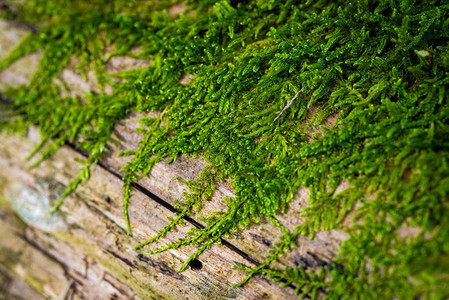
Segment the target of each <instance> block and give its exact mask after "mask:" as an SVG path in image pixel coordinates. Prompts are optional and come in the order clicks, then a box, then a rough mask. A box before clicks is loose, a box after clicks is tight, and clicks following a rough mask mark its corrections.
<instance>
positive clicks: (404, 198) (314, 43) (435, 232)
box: [0, 0, 449, 298]
mask: <svg viewBox="0 0 449 300" xmlns="http://www.w3.org/2000/svg"><path fill="white" fill-rule="evenodd" d="M63 2H64V4H65V5H61V3H62V2H60V1H46V2H45V4H46V5H45V6H42V3H41V1H40V0H33V1H28V2H26V3H22V2H18V3H15V4H14V1H11V6H7V7H8V10H7V11H6V13H4V15H5V16H6V17H9V18H18V19H22V20H24V21H26V22H28V23H29V24H30V23H34V24H36V25H37V27H35V29H36V31H37V33H36V34H33V35H30V36H29V37H28V38H27V39H26V40H24V42H23V43H22V44H21V46H20V47H19V48H17V50H16V51H14V52H12V54H11V55H10V56H9V57H8V58H6V59H5V60H4V61H3V62H2V63H1V64H0V69H7V68H8V67H9V66H10V65H11V63H13V62H14V61H16V60H17V59H19V58H21V57H24V56H27V55H28V54H31V53H35V52H37V51H39V50H40V49H42V58H41V60H40V63H41V65H40V68H39V69H38V71H37V73H35V75H34V77H33V79H32V80H31V82H30V84H28V85H27V86H26V87H21V88H18V89H13V90H10V91H8V93H7V95H8V97H10V99H11V102H10V105H9V109H10V110H11V112H12V115H11V118H9V119H7V120H6V122H4V127H5V128H6V129H9V130H12V131H16V132H17V131H21V130H26V129H27V128H29V127H30V126H38V128H39V130H40V132H41V137H42V143H41V144H40V145H39V146H38V147H37V148H36V151H34V152H33V153H34V154H36V153H39V154H40V158H39V159H38V160H37V161H35V165H38V164H39V163H40V162H42V161H43V160H45V159H48V158H51V157H52V155H53V154H55V153H56V151H57V150H58V149H59V148H60V147H61V146H62V145H64V144H67V143H68V144H70V145H72V146H73V147H79V148H80V149H82V152H83V153H86V158H85V159H84V160H83V161H81V163H82V165H83V166H82V168H81V169H80V170H79V173H78V175H77V176H74V177H73V180H72V181H71V182H70V184H68V185H67V186H66V188H65V190H64V191H63V192H62V193H61V194H60V195H59V198H58V200H57V201H56V203H54V205H53V208H52V212H56V211H57V210H58V209H59V208H60V207H61V205H62V204H63V201H64V199H65V198H66V197H67V196H68V195H70V194H71V193H73V192H75V191H76V189H77V187H79V186H80V185H85V184H87V181H88V178H89V174H90V172H91V171H92V166H93V165H95V164H96V163H99V164H100V166H102V165H103V166H105V165H104V164H103V163H102V160H104V159H105V158H104V155H105V153H106V152H105V149H108V147H109V146H110V145H109V144H108V143H109V142H110V141H111V136H112V135H114V130H116V129H115V128H117V124H118V123H119V122H120V121H122V120H123V119H125V118H127V117H129V116H131V118H132V115H133V113H134V114H135V113H144V115H143V116H142V115H140V117H142V118H141V119H140V121H139V122H140V123H141V127H142V128H140V129H138V131H139V132H140V133H141V136H140V137H139V139H140V141H139V143H138V145H135V146H134V147H133V148H131V149H129V148H127V147H126V143H125V147H124V148H125V149H120V147H119V149H120V150H127V151H123V152H121V155H123V156H128V157H130V158H131V159H130V160H129V161H128V162H126V164H125V165H124V168H123V169H121V172H123V173H122V174H118V177H122V179H123V215H124V222H125V225H126V226H125V227H126V231H127V234H128V235H130V234H131V233H132V228H133V226H131V224H134V222H133V220H132V218H133V217H132V215H131V211H132V210H133V208H131V207H132V205H131V204H132V200H133V197H134V195H135V193H136V192H137V191H138V190H139V189H140V190H142V185H141V183H140V182H143V181H142V179H143V178H145V177H146V176H148V175H149V174H150V172H152V170H153V169H155V164H156V163H158V162H162V161H164V160H166V161H168V162H174V161H176V160H178V159H180V158H181V157H183V156H182V155H189V154H193V155H195V156H198V155H202V156H203V158H204V159H205V160H206V161H207V162H208V166H207V167H205V168H203V170H202V172H200V173H199V174H197V177H196V178H195V180H191V181H186V180H185V178H181V179H180V182H182V183H184V184H185V185H186V186H187V187H188V188H189V192H188V193H187V194H186V195H185V198H183V199H176V201H175V202H173V204H170V205H168V204H167V202H164V203H165V206H164V207H165V208H167V209H168V210H169V211H174V210H176V212H177V217H176V218H174V219H173V220H172V221H171V222H170V223H169V224H167V226H165V227H164V228H162V229H160V230H159V231H158V232H157V234H154V235H152V236H151V237H150V236H149V237H148V238H149V240H147V241H146V242H144V243H140V244H138V245H137V246H135V247H134V248H135V250H139V251H144V253H145V254H147V255H155V254H158V253H163V252H166V251H170V250H174V249H182V248H189V246H193V247H196V248H195V249H196V251H195V252H194V253H191V255H190V256H189V257H188V258H187V259H186V260H185V261H184V263H183V264H182V265H181V266H180V268H179V270H180V271H184V270H186V269H187V268H188V266H189V265H190V264H191V263H192V262H195V261H196V259H198V258H199V257H200V256H202V255H206V253H207V251H206V250H209V249H213V248H214V247H216V245H217V244H220V243H223V244H225V245H228V248H230V249H232V247H231V246H230V245H229V244H228V242H226V241H225V239H227V238H229V237H230V236H231V235H233V234H236V233H239V234H240V233H241V232H245V230H247V229H248V226H254V224H255V223H259V222H262V223H263V222H265V221H269V223H270V224H271V225H268V227H267V228H269V227H270V226H271V228H273V227H276V228H278V230H280V231H281V232H282V235H281V236H280V238H279V242H277V243H275V244H274V249H272V251H269V256H268V257H264V258H263V259H262V261H261V262H262V264H260V265H258V266H256V267H255V268H248V267H245V266H242V265H236V266H235V268H237V269H243V270H245V271H246V272H247V273H248V276H247V277H246V278H245V279H244V280H242V281H241V282H240V283H239V284H240V285H242V284H244V283H246V282H248V279H250V278H251V277H252V276H253V275H255V274H264V275H268V276H269V277H270V278H271V279H273V280H274V281H281V282H283V284H282V285H285V286H287V288H289V287H291V286H293V287H296V292H298V293H300V295H301V296H306V295H307V296H310V297H312V298H314V297H316V296H317V295H323V294H325V295H326V296H327V297H329V298H341V297H343V296H345V297H348V298H373V297H385V298H390V297H398V296H402V297H405V298H408V297H411V298H413V297H424V298H425V297H430V298H444V297H446V296H447V288H446V285H445V282H446V281H447V278H448V275H447V269H448V268H446V266H447V259H446V258H445V257H447V252H448V251H447V249H448V247H447V245H448V244H447V241H448V238H447V233H448V232H449V230H447V224H449V222H448V207H447V199H448V194H449V190H448V188H449V185H448V184H447V183H448V181H447V178H448V174H449V167H448V164H447V159H448V151H447V149H448V143H447V132H448V115H449V114H448V105H447V100H446V98H447V96H446V94H447V93H446V86H447V83H448V81H447V67H448V64H447V56H448V55H447V54H448V48H447V41H448V39H449V32H448V30H447V25H448V21H447V20H448V17H449V8H448V4H447V3H446V2H445V1H413V0H398V1H391V0H388V1H387V0H385V1H383V0H381V1H362V0H360V1H353V2H351V3H347V2H345V1H341V2H339V1H328V2H327V1H320V2H312V1H285V2H282V1H227V0H221V1H186V3H187V4H188V5H186V6H184V7H182V9H184V13H181V14H176V13H175V12H174V11H175V10H176V9H174V8H175V7H176V6H177V5H175V2H174V1H157V2H148V3H145V5H142V3H140V2H126V3H125V2H123V1H107V3H106V2H105V1H94V2H91V1H76V2H71V1H63ZM181 11H182V10H181ZM177 12H180V11H177ZM170 13H171V14H170ZM36 25H33V26H36ZM123 56H128V57H134V58H139V59H143V60H144V61H145V60H146V61H147V62H148V65H146V66H144V67H143V68H135V69H132V70H128V71H125V72H121V73H119V74H110V73H108V66H107V65H108V62H111V61H112V60H113V59H114V57H116V58H119V57H123ZM72 62H75V63H76V64H77V65H78V70H79V71H80V73H81V74H82V75H84V76H85V77H88V78H90V77H93V80H94V81H96V83H97V84H98V86H97V87H95V88H93V92H89V89H91V88H89V87H88V86H86V85H84V87H83V89H84V95H81V97H72V96H70V86H68V85H65V80H64V79H63V80H58V78H57V77H59V76H60V75H61V73H62V74H63V75H64V74H66V75H67V73H66V72H65V71H66V68H67V66H69V65H70V64H72ZM91 75H93V76H91ZM59 79H60V78H59ZM187 79H190V80H187ZM85 88H87V89H85ZM145 114H148V115H145ZM335 119H336V121H335ZM326 120H327V121H326ZM326 122H328V125H329V124H331V126H320V125H323V124H325V123H326ZM318 129H319V130H318ZM310 133H312V134H310ZM111 150H112V153H114V150H113V149H111ZM108 151H109V150H108ZM116 152H117V151H116ZM105 167H106V168H108V167H107V166H105ZM120 167H123V165H122V166H120ZM109 171H111V172H112V169H110V170H109ZM122 175H123V176H122ZM144 180H145V179H144ZM218 181H224V182H227V183H230V185H231V186H232V188H233V190H232V192H233V195H234V197H232V196H231V197H223V198H222V199H221V200H220V201H219V203H221V204H220V205H219V206H217V207H218V212H211V211H210V210H202V212H203V213H204V212H205V213H206V214H205V215H204V216H205V217H204V218H199V217H200V216H199V214H201V213H202V212H200V213H196V211H201V208H202V207H203V206H205V204H207V203H208V201H210V200H211V199H212V198H213V197H214V191H216V190H217V182H218ZM224 186H226V184H225V185H224ZM298 191H300V193H302V195H303V196H306V195H307V198H308V199H307V203H303V204H304V205H302V206H300V207H299V208H298V214H297V215H294V217H293V218H292V217H289V218H287V220H288V221H286V222H280V221H279V220H280V217H279V216H280V215H282V214H284V213H285V212H286V211H287V209H288V208H291V207H294V203H295V202H294V200H295V195H297V193H298ZM153 198H154V197H153ZM167 201H170V200H167ZM156 202H157V201H156ZM159 203H162V202H161V201H159ZM173 208H174V209H173ZM220 209H221V210H220ZM290 211H291V210H290ZM195 216H198V219H199V220H200V221H202V222H204V223H203V225H201V224H200V223H198V221H195V220H194V219H192V217H195ZM295 216H296V218H295ZM130 217H131V218H130ZM183 220H186V221H188V224H196V227H195V228H193V229H192V230H190V231H189V232H187V233H186V234H185V235H184V236H183V238H181V239H180V240H177V241H172V243H169V244H168V245H165V246H161V245H159V244H158V243H160V242H162V240H161V239H162V238H164V239H167V240H169V235H168V236H166V234H167V233H169V232H170V231H171V230H172V229H176V228H177V227H180V226H182V225H183V224H181V223H182V221H183ZM351 220H352V221H351ZM289 221H291V223H290V225H291V226H286V225H288V224H289ZM283 223H285V224H283ZM264 226H265V225H264ZM188 227H189V226H186V227H183V228H188ZM242 230H243V231H242ZM268 231H269V232H273V231H272V230H271V229H270V230H268ZM246 232H248V231H246ZM326 232H328V233H330V234H331V235H337V236H338V238H337V239H336V242H335V244H334V245H331V246H337V245H338V244H339V242H340V241H341V240H342V239H344V238H345V241H344V242H343V243H342V245H341V248H340V250H338V254H337V255H336V256H335V253H331V255H328V257H327V258H326V259H325V260H319V257H318V256H317V255H316V254H313V255H312V254H311V255H312V256H314V257H318V258H317V259H315V260H316V261H318V262H320V263H319V264H320V266H319V268H315V269H309V270H305V268H304V267H301V266H296V265H294V266H292V267H290V266H289V263H291V260H290V261H289V259H288V257H287V260H286V261H285V260H284V262H283V255H285V253H294V251H298V247H297V241H298V239H306V238H314V237H315V238H316V237H319V235H320V234H323V233H325V234H326ZM340 232H345V233H346V234H345V235H343V234H340ZM248 233H249V232H248ZM241 234H242V235H243V236H244V235H245V234H246V233H241ZM250 236H251V235H249V234H247V237H250ZM261 236H262V239H260V238H259V240H262V241H263V235H261ZM252 237H254V235H253V236H252ZM167 240H166V241H167ZM140 242H141V241H140ZM245 243H246V242H245V239H243V243H242V245H245ZM313 243H315V245H319V244H320V240H319V239H315V241H314V242H312V244H313ZM267 244H268V243H267ZM335 248H338V247H335ZM293 249H296V250H293ZM300 249H301V248H300V247H299V251H301V250H300ZM234 250H235V251H234V252H238V251H237V249H234ZM292 250H293V252H291V251H292ZM321 254H323V253H321ZM267 255H268V253H267ZM334 256H335V257H334ZM247 258H248V259H249V257H247ZM250 260H251V259H250ZM252 261H254V260H252ZM330 261H332V262H331V263H329V262H330ZM276 264H278V265H276ZM279 264H281V265H282V264H284V266H285V265H287V267H286V268H285V269H284V268H279ZM249 282H251V281H249Z"/></svg>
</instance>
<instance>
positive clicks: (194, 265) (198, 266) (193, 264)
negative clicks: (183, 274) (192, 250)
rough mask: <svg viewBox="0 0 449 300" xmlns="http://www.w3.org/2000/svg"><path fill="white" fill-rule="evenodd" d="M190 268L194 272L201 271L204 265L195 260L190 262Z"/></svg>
mask: <svg viewBox="0 0 449 300" xmlns="http://www.w3.org/2000/svg"><path fill="white" fill-rule="evenodd" d="M189 267H191V268H192V269H194V270H201V269H202V268H203V263H202V262H200V261H199V260H198V259H196V258H195V259H193V260H191V261H190V262H189Z"/></svg>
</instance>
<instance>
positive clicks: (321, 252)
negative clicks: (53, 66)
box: [0, 23, 346, 297]
mask: <svg viewBox="0 0 449 300" xmlns="http://www.w3.org/2000/svg"><path fill="white" fill-rule="evenodd" d="M1 26H3V27H2V28H6V30H3V32H14V30H15V31H16V33H15V36H16V37H15V38H11V37H9V39H8V42H7V43H8V47H7V49H6V51H4V52H2V53H6V52H9V50H10V49H11V48H12V46H11V45H14V41H15V43H17V41H19V40H20V38H21V37H23V35H24V34H26V31H25V30H23V29H17V28H14V26H13V25H11V24H9V23H6V25H5V24H4V23H3V25H2V23H0V27H1ZM10 36H12V35H10ZM0 42H1V39H0ZM37 58H38V54H35V55H34V57H31V56H30V57H27V58H25V59H23V60H22V61H20V62H18V63H16V64H15V66H13V68H11V69H8V70H6V71H5V72H6V73H5V72H3V73H1V74H0V75H1V76H0V89H1V87H5V86H7V85H14V84H16V83H19V82H20V83H24V82H26V81H27V80H28V79H29V77H30V74H32V71H31V72H23V70H24V69H25V67H24V66H27V67H26V68H27V70H28V71H30V70H33V69H35V68H36V65H37ZM146 63H149V62H145V61H133V60H130V59H129V58H123V57H117V58H114V59H113V60H112V61H111V62H110V63H109V65H108V66H107V68H108V70H109V71H121V70H123V69H126V68H129V67H133V66H136V65H137V66H145V64H146ZM75 64H76V60H74V61H73V65H72V66H71V67H72V68H70V67H69V68H67V69H66V70H64V71H63V72H62V73H61V76H60V77H59V80H63V81H65V82H66V83H67V85H68V86H69V87H70V89H71V91H70V93H72V94H74V95H78V96H83V94H85V93H86V92H88V91H90V90H93V91H96V90H97V87H96V82H95V80H94V78H93V76H88V78H89V80H88V81H84V80H83V78H82V77H81V76H80V75H79V74H77V73H76V72H75V71H73V66H74V65H75ZM8 72H9V73H8ZM18 78H20V79H18ZM142 116H143V115H137V114H132V115H131V116H130V117H129V118H127V119H126V120H123V121H122V122H120V124H118V125H117V126H116V131H115V133H114V136H113V137H112V139H111V142H110V143H109V145H108V148H107V151H106V152H107V153H106V154H105V156H104V159H102V164H103V165H104V166H105V168H106V169H107V170H108V171H111V172H113V173H116V174H120V171H119V170H120V168H121V167H123V166H124V165H125V163H126V162H127V160H128V159H129V158H123V157H121V158H119V157H117V154H118V153H119V152H120V151H122V150H134V149H136V148H137V145H138V142H139V141H140V135H139V134H138V133H137V132H136V131H135V130H134V129H135V127H136V126H137V121H138V119H139V118H140V117H142ZM4 138H5V139H8V141H9V139H11V138H12V137H4ZM22 142H23V143H24V144H26V143H27V141H22ZM28 150H30V149H28ZM21 151H22V150H21ZM23 151H25V149H23ZM61 151H69V153H66V154H67V155H68V156H67V157H69V158H73V157H77V156H79V153H76V152H75V151H73V150H69V149H66V148H65V149H63V150H61ZM70 151H71V152H70ZM21 153H22V152H21ZM17 163H20V162H17ZM71 164H72V165H70V164H66V163H63V165H64V166H63V168H64V172H67V171H66V170H65V169H66V168H67V169H71V170H72V169H75V170H76V169H77V166H76V164H73V163H71ZM205 165H206V162H204V161H203V160H201V159H193V158H186V157H181V158H180V159H178V160H177V161H176V162H174V163H172V164H170V165H168V164H166V163H165V162H161V163H158V164H156V166H155V167H154V168H153V170H152V172H151V173H150V175H149V176H148V177H147V178H144V179H143V180H142V181H141V182H139V185H140V186H141V187H143V188H144V189H147V190H149V191H150V192H151V193H153V194H154V195H156V196H157V197H159V198H160V199H162V200H163V201H165V202H166V203H167V204H169V205H171V206H173V205H174V200H177V199H181V198H182V192H183V191H186V188H185V186H184V185H182V184H181V183H179V182H178V181H177V180H174V178H175V177H181V178H183V179H185V180H188V179H195V178H196V176H197V175H198V174H199V172H201V170H202V169H203V168H204V166H205ZM22 167H23V168H25V165H22ZM39 169H40V168H39ZM97 169H98V167H95V170H97ZM100 169H101V168H100ZM97 171H98V170H97ZM97 171H96V172H97ZM108 171H106V170H104V169H103V172H104V173H101V174H99V175H98V176H99V178H102V177H106V178H110V180H113V179H112V178H111V176H113V175H112V174H111V172H108ZM33 172H35V171H34V170H33ZM108 173H109V174H108ZM50 174H51V173H50ZM74 174H76V171H73V173H72V176H74ZM32 176H34V173H33V175H32ZM44 178H53V175H48V176H47V177H45V176H44ZM61 180H62V179H61ZM68 180H69V178H64V179H63V180H62V181H64V182H65V183H64V184H68ZM58 182H59V181H58ZM92 182H95V180H94V179H90V181H89V182H88V183H87V184H86V185H85V186H83V187H81V188H80V189H79V191H78V193H77V197H80V196H79V195H80V194H82V193H84V194H83V195H84V196H82V197H81V198H83V199H84V201H86V202H88V201H91V202H92V203H91V202H88V203H89V204H87V205H88V207H89V208H88V209H87V210H89V209H94V210H95V211H96V212H97V213H99V214H100V215H102V216H105V218H106V219H107V220H111V221H112V222H113V223H114V224H118V226H119V227H121V228H123V217H122V216H121V213H120V211H121V209H120V200H121V197H122V196H121V190H120V187H121V183H120V182H119V181H118V179H117V178H115V179H114V182H116V185H117V186H116V187H115V189H116V190H115V192H114V194H113V196H111V195H109V194H108V193H105V194H104V195H98V199H100V200H92V199H89V198H90V195H89V193H90V192H92V193H93V191H92V190H89V186H91V184H92ZM97 183H98V182H97ZM30 185H31V184H30ZM91 188H92V189H93V188H94V187H93V186H91ZM342 188H344V186H342ZM85 189H87V190H85ZM109 189H110V187H108V188H107V189H106V188H104V190H109ZM135 194H137V195H135V197H133V199H131V206H130V217H131V221H132V224H133V228H134V233H135V234H134V237H133V239H135V240H133V239H130V240H128V241H126V242H124V243H125V244H126V243H127V244H129V246H131V245H134V244H135V243H137V242H142V241H144V240H145V239H147V238H148V237H151V236H153V235H155V234H156V232H157V231H158V230H160V229H161V228H163V225H165V224H167V222H166V221H165V219H164V220H162V218H161V217H160V216H162V215H164V216H173V214H172V212H170V211H167V210H165V211H164V210H162V211H163V213H161V215H160V216H159V217H155V218H156V219H154V220H153V222H155V223H157V224H155V223H152V222H148V219H147V216H146V214H147V213H151V209H155V207H156V208H157V207H158V203H157V202H154V201H151V200H149V199H147V198H146V197H145V196H144V195H142V194H141V193H140V194H139V193H138V192H136V193H135ZM223 196H230V197H233V194H232V189H231V188H230V186H229V182H225V183H220V182H217V190H216V192H215V194H214V197H213V200H212V201H210V202H207V203H205V206H204V208H203V210H202V211H201V212H200V213H199V214H198V215H195V216H194V217H193V219H194V221H195V222H197V223H199V224H201V222H200V221H199V219H198V216H199V215H201V216H207V215H209V214H210V213H211V212H212V211H217V210H218V211H223V210H224V209H225V205H224V202H223V201H222V198H223ZM307 197H308V191H307V190H305V189H303V190H300V191H299V192H298V194H297V195H296V197H295V199H294V200H293V201H292V203H291V204H290V208H289V210H288V213H287V214H284V215H282V216H279V217H278V220H279V221H280V222H281V223H282V224H283V225H284V226H286V227H287V228H289V229H292V228H293V227H294V226H296V225H298V224H299V222H300V220H299V218H298V215H299V212H300V211H301V209H302V207H303V206H306V205H307ZM134 198H137V200H136V199H134ZM86 199H87V200H86ZM101 199H109V200H108V201H111V202H112V203H113V204H105V203H104V201H102V200H101ZM106 202H107V201H106ZM146 202H153V203H152V205H154V206H155V207H149V206H148V205H150V204H148V203H146ZM64 207H65V208H63V212H64V213H70V215H71V216H72V217H73V218H75V211H76V210H77V208H76V207H71V206H70V205H67V206H64ZM159 208H160V207H159ZM72 209H73V211H72ZM89 211H90V210H89ZM111 211H113V213H112V212H111ZM77 220H78V219H77ZM78 221H79V222H80V224H83V220H78ZM97 225H98V224H97ZM203 225H204V224H203ZM98 226H99V225H98ZM188 228H189V227H186V228H181V229H180V231H179V232H176V233H175V237H176V238H180V237H183V233H185V232H186V229H188ZM93 229H95V228H93ZM97 233H98V234H99V235H100V236H101V233H100V232H99V231H98V232H97ZM280 234H281V232H280V231H279V229H278V228H276V227H275V226H273V225H272V224H271V223H268V222H266V221H263V222H262V224H254V225H251V226H250V227H249V228H248V229H247V230H245V231H243V232H241V233H239V234H236V235H234V236H233V238H232V239H230V240H229V241H228V242H229V244H230V245H232V246H234V247H235V248H237V249H240V250H241V252H243V254H244V255H243V256H246V257H247V258H249V260H250V261H253V262H255V261H259V262H260V261H263V260H264V258H265V257H266V256H267V255H268V250H270V249H272V248H273V244H274V243H275V242H276V241H277V236H278V235H280ZM175 237H170V236H169V237H168V238H167V239H164V240H163V241H162V243H167V241H169V240H172V241H173V240H176V238H175ZM57 238H61V237H59V236H58V237H57ZM345 238H346V236H345V234H343V233H342V232H339V231H336V230H333V231H330V232H322V233H319V234H318V235H317V236H316V238H315V239H313V240H309V239H307V238H305V237H300V238H299V240H298V245H299V246H298V247H297V248H295V250H294V251H292V252H291V253H288V254H287V255H286V256H284V257H282V258H281V260H280V262H281V264H282V265H289V266H295V265H302V266H303V267H317V266H321V265H322V264H325V263H329V262H330V261H331V260H332V258H333V257H334V256H335V255H336V253H337V251H338V248H339V245H340V243H341V241H342V240H344V239H345ZM119 240H120V242H123V238H121V239H119ZM132 241H133V242H134V244H132ZM95 243H100V241H97V240H95V242H93V244H95ZM100 244H101V243H100ZM218 248H219V249H218ZM119 250H120V251H122V248H120V249H119ZM188 250H191V249H179V250H177V251H174V253H176V257H177V258H180V259H178V260H177V261H176V262H175V263H173V260H172V261H171V267H172V268H173V270H175V269H177V268H179V266H180V265H181V264H182V262H183V260H185V259H186V258H187V257H188V256H187V254H188V253H193V252H192V251H188ZM234 250H235V249H234ZM234 250H232V247H231V248H230V249H226V250H223V247H218V246H214V247H213V249H211V251H207V252H206V253H204V254H203V255H202V256H201V257H200V259H201V260H202V261H207V260H208V259H209V258H210V265H211V266H212V267H211V269H210V272H211V274H209V275H210V276H212V277H210V278H213V276H214V272H218V273H219V272H229V274H227V276H225V277H226V278H227V277H229V276H234V273H233V272H236V271H235V270H232V269H231V268H230V266H231V265H232V264H234V263H235V262H237V263H242V262H241V261H242V257H241V256H239V255H238V254H236V253H235V251H234ZM120 251H118V252H119V253H120ZM186 251H187V252H186ZM213 251H216V252H218V253H219V254H222V253H223V251H225V252H226V251H228V254H226V255H229V257H231V258H229V259H228V261H229V264H228V265H226V264H222V263H218V264H217V260H214V256H213V255H212V257H210V255H211V254H208V253H209V252H213ZM109 254H110V255H114V254H115V255H119V254H118V253H115V252H114V254H111V253H109ZM240 254H242V253H240ZM127 255H129V257H130V258H126V259H128V260H129V261H132V260H130V259H132V258H133V257H134V256H135V255H136V253H134V252H132V253H131V252H130V253H127ZM133 255H134V256H133ZM169 255H172V252H170V253H169ZM214 255H215V254H214ZM159 256H160V255H157V256H156V257H157V259H159ZM218 257H219V256H218ZM140 258H141V259H143V260H149V261H153V259H156V258H155V257H154V256H149V257H147V256H145V257H143V256H140ZM215 258H216V257H215ZM164 259H165V258H164ZM220 259H221V258H220ZM218 261H220V260H218ZM243 263H245V264H247V265H249V263H248V261H244V262H243ZM203 265H204V264H203ZM214 265H215V268H216V267H217V265H219V266H220V267H221V271H220V270H218V269H216V270H215V269H214V267H213V266H214ZM225 265H226V266H225ZM208 266H209V263H208ZM186 272H187V271H186ZM120 274H123V272H121V273H120ZM209 275H208V276H209ZM179 276H184V273H181V274H179ZM235 276H236V277H235V278H242V277H241V276H242V274H238V275H235ZM208 278H209V277H208ZM226 278H225V279H226ZM220 280H221V279H220ZM258 280H259V281H260V279H256V280H254V281H255V282H256V283H254V282H252V281H250V283H249V285H248V286H250V285H253V286H254V284H256V285H255V286H257V287H258V288H261V286H263V287H264V288H266V286H264V285H263V284H261V285H260V286H258V285H257V284H260V283H257V281H258ZM262 281H263V280H262ZM224 282H226V281H224ZM233 283H236V281H235V280H234V281H233ZM208 284H211V283H210V282H209V283H208ZM252 288H253V287H245V289H252ZM270 288H271V287H270ZM284 290H285V289H284ZM182 293H185V291H183V292H182ZM279 293H280V294H277V293H271V294H270V295H271V296H272V297H279V296H280V295H281V294H282V293H285V291H283V292H280V291H279ZM248 295H249V294H248ZM290 295H291V291H290V292H287V296H285V297H289V296H290Z"/></svg>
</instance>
